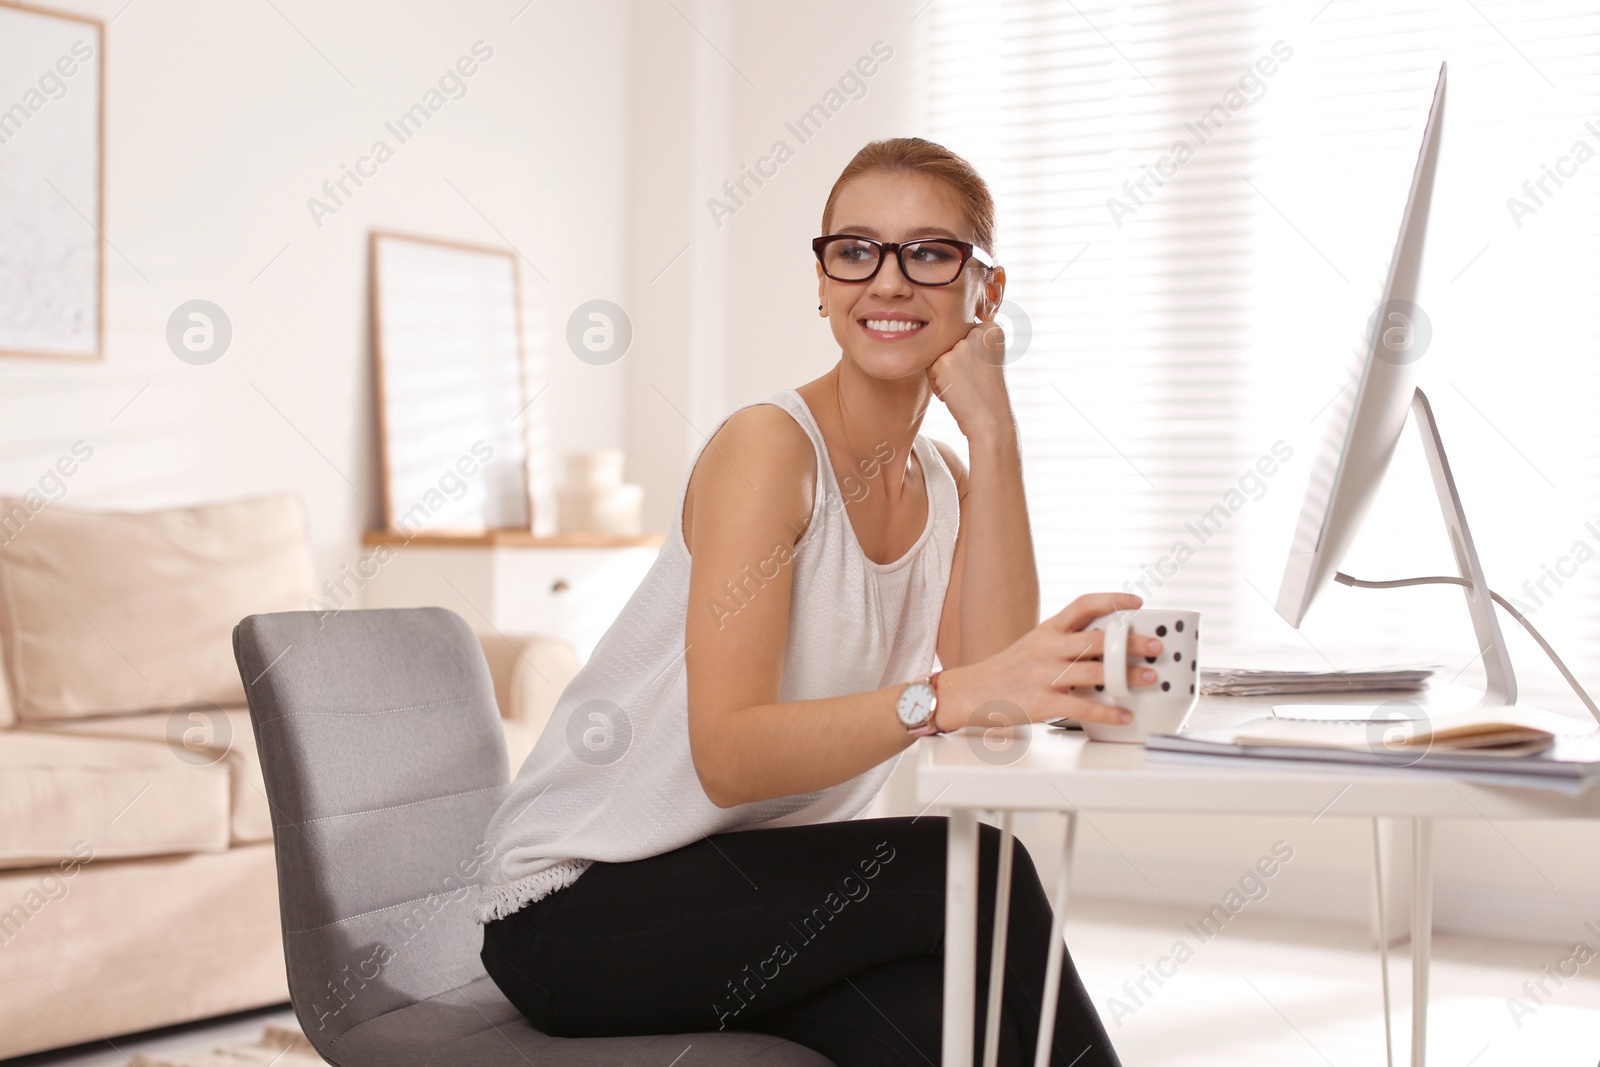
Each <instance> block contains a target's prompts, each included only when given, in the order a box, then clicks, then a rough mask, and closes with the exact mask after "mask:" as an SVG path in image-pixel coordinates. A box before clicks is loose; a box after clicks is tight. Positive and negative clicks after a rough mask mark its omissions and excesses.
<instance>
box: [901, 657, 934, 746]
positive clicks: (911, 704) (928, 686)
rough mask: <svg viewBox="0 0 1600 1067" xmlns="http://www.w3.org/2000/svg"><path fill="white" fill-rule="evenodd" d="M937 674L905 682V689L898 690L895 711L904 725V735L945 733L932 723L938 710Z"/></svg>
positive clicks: (927, 735) (923, 735)
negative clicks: (898, 694) (898, 696)
mask: <svg viewBox="0 0 1600 1067" xmlns="http://www.w3.org/2000/svg"><path fill="white" fill-rule="evenodd" d="M939 674H940V672H939V671H934V672H933V673H932V674H925V675H923V676H922V677H921V678H917V679H914V680H912V681H909V682H907V683H906V685H905V688H904V689H902V690H900V699H899V700H898V701H897V702H896V704H895V711H896V712H897V713H898V714H899V716H900V721H901V722H902V723H903V724H904V725H905V728H906V733H908V734H910V735H911V736H912V737H931V736H932V735H934V734H942V733H945V732H946V731H944V730H941V729H939V726H938V724H937V723H936V722H935V721H934V719H935V713H936V712H937V711H938V710H939V689H938V686H939Z"/></svg>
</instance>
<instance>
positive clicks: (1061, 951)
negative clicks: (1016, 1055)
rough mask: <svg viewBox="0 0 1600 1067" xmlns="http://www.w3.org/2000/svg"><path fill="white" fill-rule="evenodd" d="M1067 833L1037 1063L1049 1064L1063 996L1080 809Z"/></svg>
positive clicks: (1069, 821)
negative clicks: (1063, 965) (1058, 1005)
mask: <svg viewBox="0 0 1600 1067" xmlns="http://www.w3.org/2000/svg"><path fill="white" fill-rule="evenodd" d="M1063 814H1064V815H1065V816H1066V820H1067V827H1066V833H1065V834H1064V835H1063V836H1062V839H1061V866H1060V867H1059V868H1058V869H1057V871H1056V892H1055V897H1054V899H1052V900H1051V901H1050V904H1051V909H1052V911H1053V912H1054V914H1053V915H1052V916H1051V919H1050V954H1049V956H1048V957H1047V958H1046V960H1045V965H1044V1003H1043V1004H1041V1005H1039V1042H1038V1044H1037V1045H1036V1046H1035V1048H1034V1054H1033V1067H1048V1064H1049V1063H1050V1042H1051V1041H1052V1040H1053V1039H1054V1038H1055V1036H1056V1002H1057V1001H1058V1000H1060V999H1061V957H1062V956H1063V955H1065V951H1066V924H1067V890H1068V888H1070V887H1071V885H1072V844H1073V838H1074V837H1075V836H1076V834H1077V830H1078V813H1077V812H1076V811H1068V812H1064V813H1063Z"/></svg>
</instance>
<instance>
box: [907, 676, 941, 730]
mask: <svg viewBox="0 0 1600 1067" xmlns="http://www.w3.org/2000/svg"><path fill="white" fill-rule="evenodd" d="M899 712H900V721H901V722H903V723H905V724H906V725H907V726H921V725H922V724H923V723H925V722H927V721H928V716H929V715H931V714H932V713H933V686H931V685H929V684H928V683H927V682H912V683H911V684H910V685H908V686H906V687H905V688H904V689H902V690H900V703H899Z"/></svg>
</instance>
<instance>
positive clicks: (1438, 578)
mask: <svg viewBox="0 0 1600 1067" xmlns="http://www.w3.org/2000/svg"><path fill="white" fill-rule="evenodd" d="M1333 580H1334V581H1336V582H1338V583H1339V584H1340V585H1350V586H1359V587H1360V588H1362V589H1398V588H1400V587H1401V586H1406V585H1464V586H1466V587H1468V588H1469V589H1470V588H1471V587H1472V583H1471V582H1470V581H1468V580H1467V579H1465V578H1452V577H1450V576H1448V575H1443V574H1435V575H1430V576H1428V577H1426V578H1396V579H1394V580H1392V581H1387V582H1369V581H1367V580H1365V579H1363V578H1352V577H1350V575H1348V574H1346V573H1344V572H1343V571H1337V572H1335V573H1334V576H1333ZM1489 597H1490V599H1492V600H1493V601H1494V602H1495V603H1496V604H1499V605H1500V606H1501V607H1502V608H1505V609H1506V611H1507V612H1508V613H1509V614H1510V615H1511V617H1512V618H1513V619H1516V620H1517V622H1519V623H1521V624H1522V628H1523V629H1524V630H1526V631H1528V635H1529V636H1530V637H1532V638H1533V639H1534V640H1535V641H1537V642H1538V643H1539V647H1540V648H1542V649H1544V654H1545V655H1547V656H1549V657H1550V662H1552V663H1554V664H1555V665H1556V670H1558V671H1560V672H1561V677H1563V678H1565V679H1566V680H1567V684H1568V685H1570V686H1572V691H1573V692H1575V693H1577V694H1578V699H1579V700H1581V701H1583V703H1584V706H1585V707H1587V708H1588V709H1589V714H1590V715H1593V716H1594V718H1595V719H1596V720H1597V721H1600V707H1596V706H1595V702H1594V700H1593V699H1591V698H1590V696H1589V694H1588V693H1587V692H1585V691H1584V688H1583V686H1581V685H1579V684H1578V679H1576V678H1574V677H1573V676H1572V672H1571V671H1569V670H1567V665H1566V664H1565V663H1563V662H1561V657H1560V656H1558V655H1556V650H1555V649H1553V648H1551V647H1550V642H1548V641H1546V640H1545V639H1544V636H1543V635H1542V634H1540V633H1539V631H1538V630H1535V629H1534V628H1533V623H1531V622H1529V621H1528V620H1527V618H1526V617H1525V616H1524V615H1523V614H1522V612H1520V611H1518V610H1517V609H1516V608H1514V607H1512V606H1511V604H1510V603H1509V602H1508V601H1507V600H1506V598H1505V597H1503V596H1501V595H1500V594H1499V593H1496V592H1495V591H1494V590H1493V589H1491V590H1489Z"/></svg>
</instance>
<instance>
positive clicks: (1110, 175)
mask: <svg viewBox="0 0 1600 1067" xmlns="http://www.w3.org/2000/svg"><path fill="white" fill-rule="evenodd" d="M922 19H924V20H926V26H925V36H926V41H925V47H924V48H923V50H922V61H923V62H925V63H926V64H927V71H928V72H927V76H926V78H927V82H928V84H929V85H930V93H929V95H928V96H927V98H926V102H925V107H926V109H927V113H926V115H925V116H924V118H925V122H924V125H923V129H925V130H927V131H929V136H931V137H933V138H935V139H938V140H940V141H942V142H943V143H945V144H947V145H949V146H950V147H951V148H953V149H954V150H956V151H958V152H961V153H962V154H964V155H966V156H967V157H968V158H970V159H971V160H972V161H973V162H974V163H975V164H976V165H977V166H978V167H979V169H980V170H981V171H982V172H983V173H984V174H985V176H986V177H987V178H988V179H989V180H990V182H991V184H992V185H993V186H994V188H995V193H996V197H997V200H998V202H999V205H1000V218H999V242H998V243H999V247H998V248H997V249H996V250H995V251H996V253H997V255H998V256H999V259H1000V262H1001V263H1003V264H1004V265H1005V266H1006V268H1007V271H1008V275H1009V284H1008V291H1007V297H1008V301H1009V303H1010V305H1011V308H1013V309H1015V310H1016V311H1018V312H1019V314H1020V316H1025V317H1026V320H1027V323H1028V326H1029V327H1030V328H1031V341H1030V342H1029V343H1028V346H1027V348H1026V350H1025V351H1024V352H1023V354H1022V355H1021V356H1020V358H1018V359H1017V361H1016V362H1015V363H1014V364H1013V365H1012V367H1011V368H1010V370H1009V372H1008V376H1009V380H1010V384H1011V392H1012V398H1013V403H1014V405H1015V407H1016V411H1017V417H1018V421H1019V424H1020V426H1021V430H1022V435H1023V449H1024V456H1025V464H1026V468H1025V469H1026V480H1027V489H1028V495H1029V505H1030V509H1031V514H1032V518H1033V522H1034V534H1035V542H1036V547H1037V550H1038V554H1039V560H1040V579H1041V582H1042V585H1043V593H1044V603H1045V609H1046V611H1047V612H1048V611H1053V610H1056V609H1057V608H1058V607H1059V606H1060V605H1062V604H1064V603H1065V602H1067V601H1068V600H1070V599H1071V598H1072V597H1074V596H1076V595H1078V594H1079V593H1082V592H1087V591H1091V590H1099V589H1124V588H1129V589H1133V590H1134V591H1140V589H1141V583H1142V590H1143V592H1144V593H1145V594H1146V600H1147V601H1150V602H1154V603H1166V604H1183V605H1184V606H1190V607H1196V608H1199V609H1200V610H1202V611H1204V612H1206V613H1207V615H1208V618H1207V629H1208V639H1209V640H1208V644H1209V646H1210V647H1209V648H1208V649H1207V650H1206V651H1207V654H1208V656H1209V657H1210V658H1211V661H1212V662H1213V663H1221V662H1222V661H1223V660H1224V659H1229V660H1233V661H1236V662H1237V661H1238V660H1239V656H1238V655H1237V654H1234V655H1229V654H1228V650H1229V647H1230V646H1233V647H1234V648H1235V649H1237V648H1240V647H1243V648H1249V647H1259V646H1262V645H1271V646H1283V647H1290V648H1298V649H1300V650H1301V653H1302V654H1303V655H1304V656H1305V657H1306V658H1307V659H1308V660H1309V661H1310V662H1312V663H1320V662H1321V657H1322V656H1324V655H1326V656H1328V657H1330V658H1332V659H1334V660H1335V661H1337V662H1340V663H1341V665H1343V663H1345V662H1349V660H1347V659H1346V658H1345V654H1344V653H1343V652H1341V649H1352V648H1365V649H1390V648H1393V649H1398V650H1402V651H1403V653H1404V654H1405V655H1406V656H1407V657H1411V656H1415V655H1421V656H1424V657H1427V656H1431V655H1438V656H1439V657H1440V658H1441V659H1442V660H1448V662H1450V664H1451V666H1450V668H1449V669H1447V670H1446V671H1445V672H1443V674H1442V676H1441V678H1442V680H1444V681H1449V680H1451V679H1452V678H1453V677H1456V676H1457V675H1458V672H1463V671H1464V673H1460V674H1459V681H1461V682H1462V683H1472V684H1477V683H1478V681H1479V676H1478V673H1477V670H1476V661H1475V659H1472V658H1469V657H1471V654H1472V652H1473V651H1474V649H1475V645H1474V641H1473V635H1472V632H1471V628H1470V622H1469V620H1468V617H1467V613H1466V610H1465V603H1464V600H1463V598H1462V594H1461V591H1460V590H1459V589H1457V588H1454V587H1448V586H1430V587H1423V588H1420V589H1406V590H1394V591H1373V590H1351V589H1347V588H1345V587H1343V586H1333V587H1330V588H1328V589H1325V590H1324V591H1323V592H1322V593H1321V594H1319V597H1318V600H1317V602H1316V603H1315V604H1314V605H1313V607H1312V609H1311V612H1310V614H1309V616H1308V618H1307V620H1306V624H1305V626H1304V627H1303V629H1302V630H1301V631H1300V632H1298V633H1297V632H1295V631H1294V630H1292V629H1291V628H1290V627H1289V626H1288V625H1287V624H1285V623H1284V622H1283V621H1282V620H1281V619H1279V618H1278V616H1277V615H1276V613H1275V611H1274V610H1273V607H1272V603H1273V601H1275V599H1276V597H1277V591H1278V585H1279V582H1280V580H1281V577H1282V568H1283V563H1284V559H1285V556H1286V554H1287V551H1288V547H1289V542H1290V538H1291V535H1292V533H1293V529H1294V525H1295V520H1296V518H1297V516H1298V513H1299V509H1300V504H1301V500H1302V497H1303V494H1304V492H1305V487H1306V478H1307V474H1308V471H1309V468H1310V464H1311V461H1312V457H1313V456H1314V454H1315V451H1316V448H1317V446H1318V444H1319V443H1320V439H1321V433H1322V421H1323V420H1324V419H1325V418H1326V417H1327V415H1328V409H1329V406H1330V405H1331V404H1334V403H1337V402H1338V400H1339V390H1340V387H1341V386H1342V385H1343V384H1344V382H1345V381H1346V376H1347V375H1348V373H1349V366H1350V363H1351V361H1352V359H1353V358H1355V357H1356V356H1357V354H1358V353H1359V350H1360V346H1361V344H1362V339H1363V337H1364V334H1365V329H1366V319H1367V316H1368V315H1369V314H1370V313H1371V312H1372V310H1373V307H1374V305H1375V302H1376V296H1377V293H1378V291H1379V287H1380V286H1381V284H1382V282H1383V276H1384V273H1385V271H1386V269H1387V267H1388V261H1389V255H1390V251H1391V249H1392V246H1393V241H1394V234H1395V231H1396V228H1397V223H1398V219H1399V214H1400V211H1401V209H1402V207H1403V205H1404V200H1405V194H1406V189H1407V185H1408V182H1409V177H1410V172H1411V166H1412V164H1413V162H1414V159H1415V145H1416V138H1417V136H1418V135H1419V134H1420V129H1421V122H1422V120H1423V119H1424V118H1425V116H1426V112H1427V107H1428V102H1429V99H1430V96H1431V92H1432V87H1433V83H1434V79H1435V76H1436V72H1437V69H1438V64H1439V61H1440V60H1441V59H1446V60H1448V61H1449V63H1450V90H1449V102H1448V107H1447V119H1446V126H1445V131H1444V144H1443V154H1442V157H1441V162H1440V171H1439V180H1438V185H1437V188H1436V196H1435V202H1434V206H1433V212H1432V221H1431V225H1430V230H1429V239H1428V248H1427V253H1426V258H1425V263H1424V277H1423V284H1422V288H1421V292H1420V294H1419V295H1420V299H1419V303H1420V304H1421V305H1422V308H1423V310H1424V312H1425V313H1426V314H1427V317H1428V319H1429V323H1430V327H1431V339H1430V341H1429V342H1428V343H1429V348H1428V349H1427V350H1426V351H1425V352H1424V354H1423V356H1422V362H1421V364H1420V365H1419V372H1420V373H1419V383H1420V384H1421V385H1422V387H1423V389H1424V390H1426V391H1427V393H1428V394H1429V398H1430V400H1432V402H1433V405H1434V408H1435V413H1436V415H1437V416H1438V418H1439V421H1440V424H1441V432H1442V434H1443V435H1444V439H1445V445H1446V448H1447V449H1448V451H1449V455H1450V459H1451V462H1452V465H1453V467H1454V469H1455V474H1456V478H1457V482H1458V485H1459V487H1460V489H1461V492H1462V495H1463V500H1464V503H1465V506H1466V508H1467V514H1468V518H1469V521H1470V522H1471V523H1472V528H1473V533H1474V535H1475V538H1476V540H1477V542H1478V548H1479V552H1480V554H1481V556H1482V557H1483V560H1484V566H1485V568H1486V570H1487V572H1488V576H1489V580H1490V584H1491V585H1492V586H1493V587H1494V588H1495V589H1496V590H1497V591H1499V592H1500V593H1502V594H1504V595H1507V596H1511V597H1515V598H1516V600H1517V601H1518V602H1520V604H1521V605H1522V607H1523V610H1524V611H1525V612H1528V613H1529V614H1530V617H1531V618H1532V619H1533V621H1534V622H1535V625H1538V626H1539V627H1540V628H1541V630H1542V631H1543V632H1544V633H1545V634H1546V636H1547V637H1548V638H1549V639H1550V640H1551V641H1552V643H1553V644H1554V645H1555V647H1556V649H1557V651H1559V652H1561V653H1562V654H1563V656H1564V657H1566V658H1567V660H1568V663H1569V664H1570V665H1571V666H1572V667H1573V669H1574V670H1575V671H1576V672H1577V674H1578V676H1579V677H1580V679H1585V680H1588V679H1595V677H1596V674H1597V673H1600V670H1597V669H1600V651H1594V652H1591V651H1590V650H1591V648H1593V647H1594V646H1595V645H1596V640H1595V639H1596V637H1597V636H1600V618H1597V610H1596V609H1597V605H1600V492H1597V489H1600V485H1597V473H1600V464H1597V460H1600V440H1597V438H1600V431H1597V426H1600V419H1597V417H1596V416H1597V414H1600V358H1597V357H1600V343H1597V342H1600V318H1597V315H1596V311H1595V308H1596V306H1597V301H1596V298H1597V296H1600V254H1597V252H1596V249H1597V248H1600V245H1597V243H1596V236H1597V234H1596V230H1597V228H1600V227H1597V222H1600V117H1596V114H1595V111H1594V108H1593V106H1592V105H1593V101H1594V100H1595V99H1597V92H1596V91H1597V89H1600V13H1596V12H1595V11H1594V10H1593V8H1592V6H1585V5H1579V4H1575V3H1564V2H1559V0H1523V2H1520V3H1492V2H1485V0H1477V2H1475V3H1458V2H1450V3H1437V4H1431V3H1422V4H1413V5H1400V4H1395V3H1392V2H1389V3H1384V2H1377V0H1332V2H1331V3H1326V2H1323V0H1317V2H1314V3H1310V4H1304V5H1299V4H1296V5H1284V4H1277V3H1270V2H1268V0H1255V2H1237V0H1235V2H1228V0H1210V2H1206V0H1167V2H1158V3H1140V4H1137V5H1135V4H1128V3H1115V2H1106V0H1100V2H1095V0H1076V2H1066V0H1062V2H1051V0H934V3H933V4H932V6H931V7H930V8H928V9H927V12H926V14H925V15H923V16H922ZM1011 332H1012V337H1013V341H1012V343H1013V345H1014V346H1016V345H1018V344H1019V341H1020V335H1021V332H1022V331H1021V330H1020V329H1019V327H1018V324H1017V322H1016V321H1013V322H1012V324H1011ZM928 428H929V432H931V433H934V434H936V435H939V436H945V437H947V438H949V439H951V440H952V441H959V433H958V432H957V431H956V430H955V428H954V426H953V424H941V423H937V422H935V421H934V420H933V419H932V418H930V422H929V427H928ZM1416 442H1417V437H1416V432H1415V428H1414V427H1412V426H1408V427H1407V430H1406V434H1405V437H1404V438H1403V439H1402V442H1401V446H1400V449H1399V451H1398V452H1397V454H1396V456H1395V460H1394V463H1393V465H1392V466H1391V468H1390V471H1389V475H1388V478H1387V480H1386V482H1385V485H1384V488H1383V490H1382V491H1381V492H1380V494H1379V496H1378V499H1377V500H1376V502H1375V504H1374V507H1373V509H1372V512H1371V514H1370V515H1369V516H1368V519H1367V521H1366V523H1365V525H1364V528H1363V530H1362V532H1361V534H1360V537H1359V541H1358V544H1357V547H1356V548H1355V550H1354V551H1353V552H1352V553H1351V555H1350V557H1349V558H1348V559H1347V560H1346V561H1345V563H1344V566H1343V569H1345V570H1346V571H1348V572H1349V573H1352V574H1355V575H1358V576H1360V577H1371V578H1392V577H1402V576H1408V575H1416V574H1437V573H1451V574H1453V573H1455V570H1454V563H1453V561H1452V559H1451V556H1450V553H1449V549H1448V543H1447V540H1446V535H1445V531H1444V526H1443V523H1442V521H1441V519H1440V518H1439V516H1438V505H1437V501H1436V498H1435V496H1434V491H1433V487H1432V484H1431V481H1430V480H1429V477H1428V472H1427V468H1426V464H1425V462H1424V460H1423V457H1422V453H1421V450H1420V448H1419V447H1418V445H1417V443H1416ZM1500 618H1501V622H1502V625H1503V627H1504V628H1505V629H1506V632H1507V634H1508V637H1509V639H1510V640H1511V642H1512V648H1513V654H1514V656H1515V658H1516V663H1517V667H1518V675H1519V679H1520V680H1521V681H1522V683H1523V691H1524V696H1523V698H1524V699H1525V700H1528V701H1529V702H1533V703H1539V704H1542V705H1544V706H1546V707H1559V708H1563V709H1569V710H1577V709H1580V707H1581V706H1580V705H1579V704H1578V703H1577V701H1576V700H1575V699H1574V698H1573V697H1572V696H1571V694H1570V693H1569V692H1568V691H1567V690H1566V688H1565V685H1564V683H1562V682H1561V680H1560V678H1559V676H1558V675H1557V674H1556V673H1555V672H1554V670H1553V669H1551V668H1550V667H1549V665H1548V663H1547V661H1546V660H1545V659H1544V657H1543V655H1542V653H1540V652H1539V650H1538V648H1537V646H1535V645H1534V644H1533V642H1532V641H1530V640H1527V639H1526V638H1525V637H1524V636H1523V635H1522V633H1521V631H1520V630H1519V629H1518V628H1517V626H1516V624H1515V623H1514V622H1513V621H1512V620H1510V619H1509V618H1508V617H1507V616H1505V615H1503V614H1502V615H1501V617H1500ZM1366 658H1369V659H1370V656H1369V657H1366ZM1597 688H1600V687H1597Z"/></svg>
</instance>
